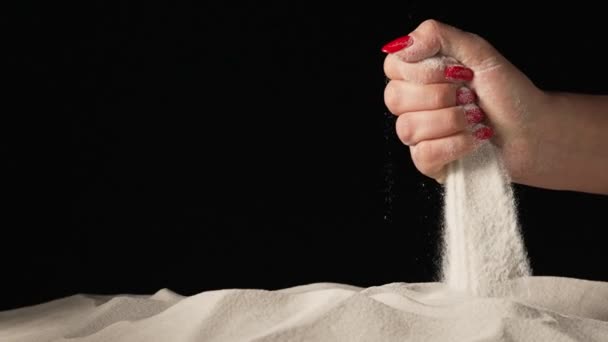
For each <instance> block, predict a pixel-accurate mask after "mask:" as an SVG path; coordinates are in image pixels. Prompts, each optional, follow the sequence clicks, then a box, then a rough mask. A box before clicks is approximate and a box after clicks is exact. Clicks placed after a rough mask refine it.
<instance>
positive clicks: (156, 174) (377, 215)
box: [0, 1, 608, 309]
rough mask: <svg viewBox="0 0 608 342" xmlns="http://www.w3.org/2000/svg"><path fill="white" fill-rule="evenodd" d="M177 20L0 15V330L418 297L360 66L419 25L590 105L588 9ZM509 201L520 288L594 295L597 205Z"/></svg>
mask: <svg viewBox="0 0 608 342" xmlns="http://www.w3.org/2000/svg"><path fill="white" fill-rule="evenodd" d="M196 3H197V2H166V3H164V4H146V5H141V4H136V3H134V2H133V3H130V2H128V1H122V2H120V4H110V3H104V2H99V1H97V2H93V1H91V2H86V4H79V5H70V6H67V5H57V4H52V5H51V4H47V5H41V6H30V7H25V6H24V7H21V8H18V9H15V11H14V12H7V13H8V14H4V16H5V19H6V21H5V22H6V23H8V25H7V27H8V29H7V32H8V33H9V38H8V40H7V43H8V44H11V45H7V46H8V47H7V49H6V54H5V57H6V58H8V64H5V65H7V66H8V69H9V71H14V72H15V74H16V75H15V76H16V77H15V78H14V79H11V81H10V82H7V84H9V85H10V88H11V89H10V90H9V91H8V92H6V93H5V95H6V100H7V101H6V103H13V102H12V101H15V103H16V104H17V106H15V107H14V108H13V109H11V110H7V112H6V113H4V114H5V115H3V116H5V117H6V119H5V124H4V127H3V131H5V133H4V136H3V139H4V140H5V145H4V146H5V147H6V149H5V152H6V156H5V161H6V164H5V165H6V170H7V171H8V175H7V176H6V178H5V183H6V184H7V187H6V191H4V194H5V196H6V199H7V200H8V204H7V205H6V206H5V210H6V212H5V213H6V214H5V223H4V224H3V227H2V231H3V236H4V238H3V239H2V244H3V248H2V252H1V253H2V254H1V256H2V260H3V264H4V265H3V272H2V283H1V284H2V285H0V286H1V287H2V288H3V289H4V290H5V291H3V292H2V293H3V296H0V297H2V298H0V307H1V308H2V309H8V308H13V307H18V306H24V305H30V304H34V303H39V302H42V301H47V300H51V299H55V298H59V297H63V296H67V295H71V294H74V293H83V292H85V293H108V294H115V293H152V292H155V291H157V290H159V289H161V288H165V287H166V288H170V289H172V290H174V291H176V292H178V293H181V294H184V295H191V294H195V293H198V292H201V291H206V290H213V289H221V288H265V289H277V288H283V287H287V286H294V285H301V284H305V283H311V282H322V281H331V282H342V283H348V284H352V285H358V286H372V285H379V284H384V283H387V282H396V281H403V282H425V281H434V280H435V279H436V278H435V277H436V271H437V267H436V264H437V261H438V253H437V250H438V248H437V246H438V242H439V232H440V219H438V218H439V217H440V214H441V205H442V199H441V188H440V187H439V186H438V185H437V184H436V183H435V182H434V181H433V180H430V179H428V178H426V177H424V176H422V175H421V174H419V173H418V172H417V171H416V169H415V168H414V166H413V165H412V163H411V160H410V156H409V151H408V149H407V148H405V147H404V146H402V145H401V144H400V143H399V142H398V140H396V137H395V134H394V130H393V120H394V118H393V117H392V116H390V115H387V114H386V109H385V106H384V103H383V88H384V85H385V77H384V74H383V70H382V62H383V59H384V54H383V53H381V51H380V48H381V46H382V45H383V44H384V43H386V42H388V41H390V40H392V39H394V38H396V37H399V36H401V35H404V34H407V33H408V32H409V31H411V30H413V29H414V28H415V27H416V26H417V25H418V24H419V23H420V22H421V21H422V20H424V19H428V18H435V19H439V20H442V21H444V22H447V23H449V24H452V25H455V26H458V27H460V28H463V29H465V30H469V31H472V32H476V33H478V34H480V35H482V36H484V37H485V38H486V39H488V40H489V41H490V42H491V43H492V44H494V46H496V47H497V48H498V49H499V50H500V51H501V52H502V53H503V54H504V55H506V56H507V57H508V58H509V59H510V60H511V61H512V62H513V63H514V64H516V65H517V66H518V67H520V68H521V69H522V70H523V71H524V72H525V73H526V74H527V75H528V76H529V77H530V78H531V79H532V80H533V81H534V82H535V83H536V84H537V85H538V86H540V87H542V88H544V89H547V90H566V91H574V92H589V93H598V94H600V93H606V92H607V91H608V89H607V84H606V81H605V80H606V78H607V76H608V74H607V73H608V71H607V70H608V69H606V68H605V67H604V66H603V65H604V64H603V63H605V62H604V57H603V56H602V53H603V45H605V44H604V43H603V40H605V34H604V33H603V31H602V29H601V27H604V25H603V23H602V18H601V13H602V11H600V10H599V9H595V8H589V7H587V8H579V9H577V8H573V7H572V4H568V6H564V7H559V6H556V5H555V4H553V5H552V7H550V8H544V9H543V10H542V11H536V12H535V11H532V10H530V9H529V8H528V7H524V6H519V5H516V4H515V3H512V2H503V3H502V4H498V3H493V4H492V6H491V7H490V6H489V5H488V6H489V7H488V8H480V7H477V8H473V7H470V6H467V5H466V3H463V2H458V3H454V4H442V3H439V2H428V1H427V2H425V1H400V2H399V5H397V6H396V5H394V4H391V3H388V2H384V3H383V2H374V3H371V4H369V3H362V4H358V5H357V4H353V3H349V4H348V5H337V4H336V5H332V6H336V7H335V8H334V7H331V8H329V7H325V6H322V5H310V4H308V5H303V4H300V3H297V2H294V3H288V2H283V3H280V4H268V3H267V4H254V3H253V2H252V4H250V5H243V4H241V5H233V6H230V5H218V4H205V3H200V4H196ZM12 44H14V47H13V45H12ZM6 108H8V106H7V107H6ZM573 115H576V113H573ZM607 133H608V132H607ZM515 189H516V194H517V196H518V205H519V210H520V215H521V222H522V226H523V230H524V234H525V240H526V245H527V248H528V252H529V254H530V258H531V262H532V266H533V269H534V273H535V274H536V275H552V276H565V277H576V278H584V279H591V280H601V281H608V269H607V268H606V267H605V260H606V259H607V258H608V251H606V249H605V245H606V243H605V240H603V239H602V238H601V236H602V234H603V230H605V229H606V228H607V227H606V223H605V218H604V217H605V216H604V214H605V209H606V208H607V207H606V204H608V201H607V197H605V196H598V195H590V194H582V193H572V192H560V191H550V190H543V189H535V188H530V187H524V186H519V185H517V186H516V187H515ZM5 294H8V295H5Z"/></svg>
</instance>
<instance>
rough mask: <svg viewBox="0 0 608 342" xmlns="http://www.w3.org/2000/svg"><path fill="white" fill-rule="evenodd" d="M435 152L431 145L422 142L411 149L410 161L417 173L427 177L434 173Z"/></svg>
mask: <svg viewBox="0 0 608 342" xmlns="http://www.w3.org/2000/svg"><path fill="white" fill-rule="evenodd" d="M436 154H437V151H436V148H435V147H434V145H433V144H431V143H429V142H426V141H422V142H420V143H419V144H417V145H416V146H415V147H414V148H413V149H412V160H413V161H414V165H416V168H417V169H418V171H420V172H422V173H423V174H425V175H427V176H429V175H431V174H433V173H434V170H435V165H434V164H435V160H437V156H436Z"/></svg>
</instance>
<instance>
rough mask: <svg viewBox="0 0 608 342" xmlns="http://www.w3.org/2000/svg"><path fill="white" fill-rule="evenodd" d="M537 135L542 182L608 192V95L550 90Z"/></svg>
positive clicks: (552, 186)
mask: <svg viewBox="0 0 608 342" xmlns="http://www.w3.org/2000/svg"><path fill="white" fill-rule="evenodd" d="M548 101H549V102H548V108H550V109H551V110H550V112H548V113H545V114H544V115H543V119H541V120H540V121H539V127H538V129H539V133H540V134H539V135H538V137H537V138H536V139H537V141H536V144H537V150H538V154H539V155H538V156H537V157H538V160H539V163H537V165H538V167H539V169H541V170H542V171H541V172H539V173H538V176H539V179H537V181H538V182H540V183H541V184H542V185H544V186H546V187H548V188H552V189H557V190H571V191H582V192H589V193H600V194H608V96H600V95H583V94H571V93H550V94H548Z"/></svg>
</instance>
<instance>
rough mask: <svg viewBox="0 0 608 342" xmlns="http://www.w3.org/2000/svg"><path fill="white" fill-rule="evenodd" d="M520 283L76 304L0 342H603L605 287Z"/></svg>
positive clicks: (89, 298) (19, 322)
mask: <svg viewBox="0 0 608 342" xmlns="http://www.w3.org/2000/svg"><path fill="white" fill-rule="evenodd" d="M523 283H524V282H521V281H514V282H513V284H514V287H515V288H516V291H515V292H514V295H513V297H511V298H482V297H471V296H468V295H464V294H459V293H455V292H452V290H448V289H447V288H446V287H445V286H444V285H443V284H442V283H411V284H407V283H392V284H386V285H383V286H377V287H370V288H358V287H354V286H349V285H342V284H335V283H317V284H310V285H303V286H297V287H292V288H287V289H282V290H276V291H266V290H257V289H230V290H218V291H208V292H203V293H200V294H198V295H194V296H190V297H184V296H180V295H178V294H175V293H173V292H171V291H169V290H166V289H163V290H161V291H158V292H157V293H156V294H154V295H151V296H142V295H119V296H94V295H75V296H71V297H68V298H63V299H58V300H55V301H52V302H48V303H44V304H40V305H36V306H31V307H25V308H20V309H17V310H12V311H5V312H0V341H3V342H17V341H19V342H45V341H74V342H77V341H118V342H121V341H125V342H126V341H129V342H135V341H146V342H154V341H163V342H167V341H172V342H179V341H209V342H211V341H350V342H352V341H442V342H443V341H553V342H558V341H608V283H605V282H594V281H587V280H579V279H571V278H559V277H538V276H537V277H530V278H527V281H525V283H526V284H527V285H526V286H522V284H523Z"/></svg>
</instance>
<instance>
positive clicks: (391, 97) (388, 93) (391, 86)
mask: <svg viewBox="0 0 608 342" xmlns="http://www.w3.org/2000/svg"><path fill="white" fill-rule="evenodd" d="M396 88H397V86H396V84H395V81H390V82H388V83H387V84H386V87H384V104H385V105H386V107H387V108H388V110H389V111H390V112H391V113H393V114H396V110H397V108H398V106H399V101H400V100H399V98H400V97H399V95H398V91H397V89H396Z"/></svg>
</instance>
